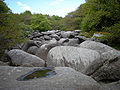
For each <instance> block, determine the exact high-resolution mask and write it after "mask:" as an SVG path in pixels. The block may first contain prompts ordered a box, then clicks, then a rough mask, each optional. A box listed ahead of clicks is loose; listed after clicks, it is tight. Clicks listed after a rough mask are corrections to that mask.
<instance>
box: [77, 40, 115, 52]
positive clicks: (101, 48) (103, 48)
mask: <svg viewBox="0 0 120 90" xmlns="http://www.w3.org/2000/svg"><path fill="white" fill-rule="evenodd" d="M79 46H80V47H81V48H87V49H92V50H96V51H98V52H99V53H103V52H107V51H110V50H114V49H113V48H112V47H110V46H108V45H105V44H103V43H100V42H95V41H84V42H82V43H81V44H80V45H79Z"/></svg>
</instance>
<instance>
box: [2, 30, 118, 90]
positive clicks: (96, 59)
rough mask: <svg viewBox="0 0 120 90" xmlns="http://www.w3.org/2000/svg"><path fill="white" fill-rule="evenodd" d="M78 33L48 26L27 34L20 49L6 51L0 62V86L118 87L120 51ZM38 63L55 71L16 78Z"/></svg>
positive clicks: (49, 89) (36, 89)
mask: <svg viewBox="0 0 120 90" xmlns="http://www.w3.org/2000/svg"><path fill="white" fill-rule="evenodd" d="M79 33H80V30H75V31H60V30H51V31H46V32H38V31H36V32H34V33H32V34H31V35H29V40H28V41H26V42H25V43H24V44H22V46H21V49H12V50H10V51H8V52H6V54H7V56H8V57H9V64H5V63H2V62H0V71H1V72H0V89H1V90H18V89H19V90H120V51H118V50H116V49H114V48H112V47H110V46H108V45H105V44H103V43H100V42H96V41H92V39H89V38H86V37H83V36H79ZM13 66H14V67H13ZM42 67H52V68H54V72H55V73H56V74H55V75H53V76H51V77H43V78H36V77H38V76H39V75H40V74H39V72H37V73H35V75H33V76H32V77H34V78H33V79H31V80H27V81H18V80H17V78H18V77H20V76H23V75H24V74H25V73H27V72H29V71H31V70H33V69H36V68H42ZM44 72H46V71H44ZM44 72H42V75H44V74H43V73H44ZM49 74H50V72H49ZM28 77H31V76H30V75H28Z"/></svg>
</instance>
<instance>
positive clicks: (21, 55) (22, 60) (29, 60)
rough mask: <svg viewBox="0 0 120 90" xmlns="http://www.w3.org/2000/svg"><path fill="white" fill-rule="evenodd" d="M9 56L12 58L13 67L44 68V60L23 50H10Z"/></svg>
mask: <svg viewBox="0 0 120 90" xmlns="http://www.w3.org/2000/svg"><path fill="white" fill-rule="evenodd" d="M7 54H8V56H9V57H10V58H11V62H12V64H13V65H20V66H44V65H45V62H44V60H42V59H40V58H39V57H37V56H35V55H32V54H29V53H26V52H24V51H22V50H18V49H13V50H10V51H9V52H8V53H7Z"/></svg>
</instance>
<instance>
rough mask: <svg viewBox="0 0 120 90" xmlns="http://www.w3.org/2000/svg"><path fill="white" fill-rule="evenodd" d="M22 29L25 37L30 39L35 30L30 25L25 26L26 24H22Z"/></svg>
mask: <svg viewBox="0 0 120 90" xmlns="http://www.w3.org/2000/svg"><path fill="white" fill-rule="evenodd" d="M20 28H21V29H22V32H23V35H24V37H28V35H30V34H31V33H32V32H33V31H34V30H33V29H32V28H31V27H30V25H26V24H24V22H21V23H20Z"/></svg>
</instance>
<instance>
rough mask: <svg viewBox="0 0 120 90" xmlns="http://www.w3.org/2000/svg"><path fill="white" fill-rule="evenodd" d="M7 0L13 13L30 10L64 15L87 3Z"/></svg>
mask: <svg viewBox="0 0 120 90" xmlns="http://www.w3.org/2000/svg"><path fill="white" fill-rule="evenodd" d="M5 2H6V4H7V5H8V7H9V8H10V9H11V10H12V12H13V13H23V12H24V11H26V10H29V11H31V12H32V13H41V14H48V15H58V16H61V17H64V16H65V15H67V13H69V12H72V11H75V10H76V9H77V8H78V7H79V6H80V4H83V3H85V0H5Z"/></svg>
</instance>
